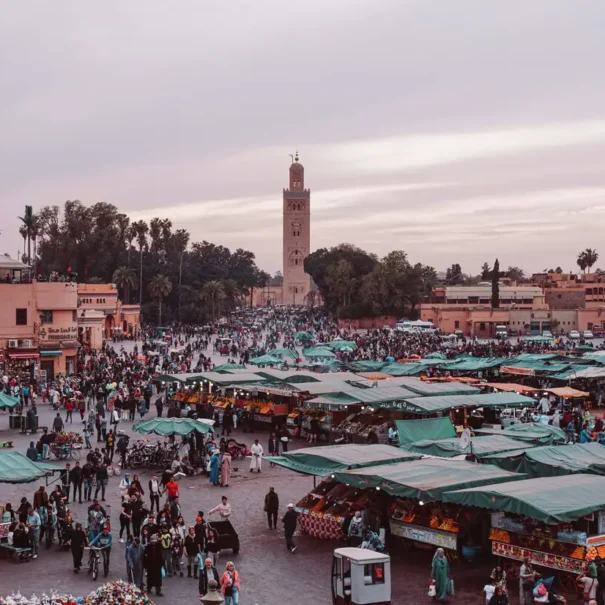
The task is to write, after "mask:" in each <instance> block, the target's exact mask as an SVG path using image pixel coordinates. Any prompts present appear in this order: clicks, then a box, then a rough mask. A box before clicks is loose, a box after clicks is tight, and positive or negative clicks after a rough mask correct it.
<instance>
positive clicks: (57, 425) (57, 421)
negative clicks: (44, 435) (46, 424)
mask: <svg viewBox="0 0 605 605" xmlns="http://www.w3.org/2000/svg"><path fill="white" fill-rule="evenodd" d="M62 431H63V418H61V414H59V412H57V415H56V416H55V418H54V420H53V432H54V433H61V432H62Z"/></svg>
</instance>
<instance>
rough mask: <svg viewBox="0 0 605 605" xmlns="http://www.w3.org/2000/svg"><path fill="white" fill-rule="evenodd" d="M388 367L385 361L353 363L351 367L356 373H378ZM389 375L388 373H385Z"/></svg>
mask: <svg viewBox="0 0 605 605" xmlns="http://www.w3.org/2000/svg"><path fill="white" fill-rule="evenodd" d="M385 365H387V364H386V362H384V361H353V362H352V363H350V364H349V367H350V368H351V369H352V370H354V371H355V372H377V371H379V370H382V368H383V367H384V366H385ZM385 373H386V374H388V372H385Z"/></svg>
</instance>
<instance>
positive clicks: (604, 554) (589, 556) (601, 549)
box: [584, 545, 605, 563]
mask: <svg viewBox="0 0 605 605" xmlns="http://www.w3.org/2000/svg"><path fill="white" fill-rule="evenodd" d="M596 557H601V559H605V545H604V546H591V547H590V548H589V549H588V551H587V552H586V557H585V559H584V560H585V561H588V562H589V563H590V562H591V561H594V560H595V558H596Z"/></svg>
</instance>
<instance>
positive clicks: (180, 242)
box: [172, 229, 189, 321]
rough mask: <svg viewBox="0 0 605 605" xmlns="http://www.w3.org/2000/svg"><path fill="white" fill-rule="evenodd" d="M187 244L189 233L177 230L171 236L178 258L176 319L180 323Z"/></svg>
mask: <svg viewBox="0 0 605 605" xmlns="http://www.w3.org/2000/svg"><path fill="white" fill-rule="evenodd" d="M188 243H189V233H187V231H186V230H185V229H177V231H176V233H175V234H174V235H173V236H172V245H173V246H174V249H175V251H176V253H177V254H178V257H179V293H178V295H179V302H178V315H177V317H178V319H179V321H181V289H182V287H183V256H184V254H185V252H186V251H187V244H188Z"/></svg>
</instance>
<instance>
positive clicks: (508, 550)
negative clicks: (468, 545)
mask: <svg viewBox="0 0 605 605" xmlns="http://www.w3.org/2000/svg"><path fill="white" fill-rule="evenodd" d="M492 554H494V555H497V556H500V557H506V558H508V559H515V560H517V561H522V560H523V557H526V556H527V557H529V558H530V559H531V562H532V563H534V564H535V565H539V566H542V567H549V568H551V569H558V570H561V571H568V572H572V573H578V574H579V573H581V572H582V571H583V569H584V561H582V560H580V559H572V558H569V557H564V556H560V555H556V554H553V553H547V552H541V551H536V550H530V549H526V548H522V547H519V546H515V545H513V544H504V543H502V542H495V541H494V542H492Z"/></svg>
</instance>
